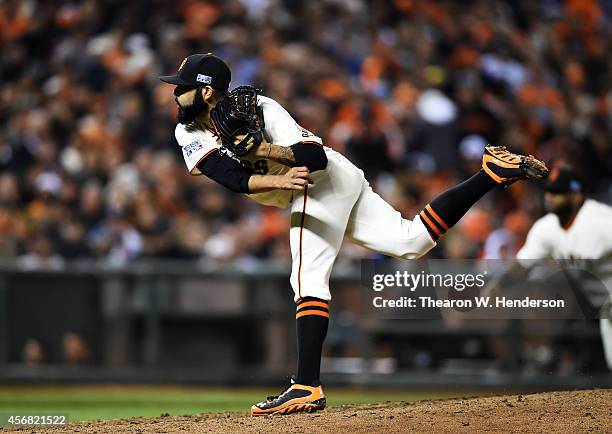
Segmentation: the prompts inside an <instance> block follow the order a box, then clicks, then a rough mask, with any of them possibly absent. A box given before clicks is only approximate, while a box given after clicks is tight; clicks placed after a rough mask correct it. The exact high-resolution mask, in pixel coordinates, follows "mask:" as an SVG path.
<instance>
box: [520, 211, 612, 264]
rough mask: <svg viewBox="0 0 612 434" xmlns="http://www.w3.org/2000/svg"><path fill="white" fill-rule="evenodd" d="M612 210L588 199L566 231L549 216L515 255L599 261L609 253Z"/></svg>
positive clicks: (611, 246) (611, 243) (533, 257)
mask: <svg viewBox="0 0 612 434" xmlns="http://www.w3.org/2000/svg"><path fill="white" fill-rule="evenodd" d="M611 221H612V207H610V206H608V205H605V204H603V203H601V202H597V201H595V200H593V199H587V200H585V201H584V203H583V204H582V207H581V208H580V210H579V211H578V214H577V215H576V218H575V219H574V221H573V222H572V225H571V226H570V227H569V228H568V229H564V228H563V227H562V226H561V224H560V223H559V218H558V217H557V216H556V215H555V214H552V213H549V214H546V215H545V216H544V217H542V218H540V219H539V220H538V221H537V222H535V224H534V225H533V227H532V228H531V230H530V231H529V234H528V235H527V240H526V242H525V245H524V246H523V247H522V248H521V250H520V251H519V252H518V253H517V255H516V257H517V258H518V259H519V260H521V259H526V260H527V259H544V258H555V259H567V258H576V259H599V258H601V257H602V256H604V255H605V254H606V253H610V252H612V231H610V230H609V229H608V227H607V225H608V224H609V223H610V222H611Z"/></svg>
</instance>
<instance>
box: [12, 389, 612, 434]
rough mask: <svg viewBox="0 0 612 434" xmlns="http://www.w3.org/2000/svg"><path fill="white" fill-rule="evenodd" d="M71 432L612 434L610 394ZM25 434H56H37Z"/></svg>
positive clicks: (209, 418) (204, 418)
mask: <svg viewBox="0 0 612 434" xmlns="http://www.w3.org/2000/svg"><path fill="white" fill-rule="evenodd" d="M70 428H71V431H73V432H79V433H186V432H194V433H209V432H210V433H213V432H214V433H238V432H240V433H242V432H265V433H277V432H278V433H287V432H297V433H312V432H315V433H319V432H334V433H339V432H353V433H355V432H385V433H396V432H408V431H417V432H423V431H429V432H431V431H436V432H440V431H441V432H457V431H459V432H463V431H464V432H474V431H477V432H482V431H484V432H521V433H527V432H534V433H536V432H537V433H540V432H563V433H568V432H589V431H592V432H598V433H601V432H612V390H586V391H574V392H551V393H538V394H529V395H512V396H493V397H479V398H464V399H448V400H441V401H420V402H415V403H385V404H376V405H366V406H343V407H335V408H328V409H326V410H325V411H322V412H319V413H315V414H295V415H290V416H271V417H257V418H255V417H251V416H249V415H246V414H237V413H215V414H202V415H192V416H160V417H156V418H153V419H147V418H132V419H125V420H103V421H87V422H79V423H74V424H71V425H70ZM0 431H1V430H0ZM25 431H27V432H36V433H44V432H55V433H57V432H58V431H57V430H55V431H54V430H38V429H34V430H32V429H27V430H25ZM62 431H65V430H62ZM21 432H24V431H21Z"/></svg>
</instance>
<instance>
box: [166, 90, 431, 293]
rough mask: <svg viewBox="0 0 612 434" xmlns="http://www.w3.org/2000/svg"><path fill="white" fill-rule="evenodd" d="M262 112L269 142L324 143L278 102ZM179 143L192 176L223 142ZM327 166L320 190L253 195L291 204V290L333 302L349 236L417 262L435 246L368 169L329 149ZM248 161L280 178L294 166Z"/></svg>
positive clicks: (208, 137) (182, 133)
mask: <svg viewBox="0 0 612 434" xmlns="http://www.w3.org/2000/svg"><path fill="white" fill-rule="evenodd" d="M257 105H258V106H259V107H261V108H262V109H263V117H264V124H265V130H264V135H265V138H266V140H267V141H268V142H270V143H273V144H275V145H279V146H291V145H293V144H296V143H299V142H314V143H316V144H318V145H322V141H321V139H320V138H319V137H317V136H315V135H314V134H312V133H311V132H309V131H308V130H305V129H304V128H302V127H300V126H299V125H298V124H297V123H296V122H295V120H294V119H293V118H292V117H291V115H290V114H289V113H287V111H286V110H285V109H284V108H283V107H281V105H280V104H278V103H277V102H276V101H274V100H272V99H270V98H266V97H264V96H258V97H257ZM176 139H177V141H178V143H179V145H180V146H181V150H182V153H183V158H184V159H185V163H186V164H187V168H188V169H189V172H190V173H191V174H192V175H200V174H201V173H200V171H199V170H198V168H197V165H198V164H199V162H200V161H202V160H203V159H204V158H206V156H208V154H210V153H211V152H213V151H215V150H217V149H219V148H220V146H221V143H220V141H219V140H218V138H217V137H216V136H215V135H214V133H213V132H211V131H199V130H198V131H187V129H186V128H185V127H184V126H183V125H178V126H177V127H176ZM323 149H324V150H325V154H326V156H327V167H326V168H325V169H323V170H318V171H316V172H313V173H312V178H313V180H314V184H313V185H310V186H308V188H307V189H305V190H304V191H288V190H273V191H270V192H266V193H258V194H249V195H248V196H249V197H250V198H252V199H254V200H256V201H258V202H259V203H262V204H264V205H273V206H280V207H286V206H288V205H289V204H291V229H290V232H289V240H290V243H291V255H292V260H293V263H292V269H291V286H292V287H293V290H294V293H295V300H296V301H297V300H299V299H301V298H304V297H308V296H310V297H317V298H320V299H323V300H330V299H331V293H330V291H329V276H330V274H331V270H332V267H333V265H334V262H335V260H336V256H338V252H339V251H340V247H341V245H342V240H343V239H344V237H345V236H346V237H347V238H349V239H350V240H351V241H353V242H354V243H356V244H359V245H361V246H364V247H366V248H368V249H371V250H375V251H378V252H381V253H384V254H386V255H390V256H395V257H398V258H404V259H416V258H418V257H420V256H422V255H424V254H425V253H427V252H428V251H429V250H431V249H432V248H433V247H434V246H435V245H436V243H435V242H434V241H433V240H432V238H431V237H430V235H429V233H428V232H427V229H426V228H425V226H424V225H423V223H422V222H421V220H420V218H417V217H415V218H414V220H407V219H405V218H403V217H402V215H401V214H400V213H399V212H398V211H396V210H395V209H393V207H392V206H391V205H389V204H388V203H387V202H385V201H384V200H383V199H382V198H381V197H380V196H379V195H378V194H376V193H375V192H374V191H373V190H372V188H371V187H370V184H369V183H368V181H367V180H366V179H365V178H364V176H363V171H361V170H360V169H359V168H357V167H356V166H355V165H353V164H352V163H351V162H350V161H349V160H347V159H346V158H345V157H344V156H343V155H341V154H339V153H338V152H336V151H334V150H332V149H330V148H328V147H325V146H324V147H323ZM242 161H248V162H249V163H250V164H251V165H252V167H253V168H254V169H255V171H256V172H257V173H261V174H266V173H267V174H271V175H280V174H283V173H286V172H287V171H288V170H289V167H288V166H285V165H283V164H279V163H277V162H274V161H272V160H267V159H252V158H249V157H248V156H247V158H244V159H243V160H242Z"/></svg>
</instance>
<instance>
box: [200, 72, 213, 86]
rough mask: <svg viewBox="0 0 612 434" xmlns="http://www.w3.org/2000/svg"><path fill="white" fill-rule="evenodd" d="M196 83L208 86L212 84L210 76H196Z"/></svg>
mask: <svg viewBox="0 0 612 434" xmlns="http://www.w3.org/2000/svg"><path fill="white" fill-rule="evenodd" d="M196 81H198V82H200V83H206V84H210V83H212V77H211V76H210V75H204V74H198V76H197V77H196Z"/></svg>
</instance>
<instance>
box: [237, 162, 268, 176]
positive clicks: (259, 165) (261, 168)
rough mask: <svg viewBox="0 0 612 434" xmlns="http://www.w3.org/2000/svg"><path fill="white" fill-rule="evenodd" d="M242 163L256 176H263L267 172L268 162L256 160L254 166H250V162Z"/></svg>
mask: <svg viewBox="0 0 612 434" xmlns="http://www.w3.org/2000/svg"><path fill="white" fill-rule="evenodd" d="M242 162H243V163H244V165H245V166H247V167H250V168H251V169H253V170H254V171H255V173H256V174H258V175H265V174H267V173H268V171H269V169H268V162H267V161H266V160H257V161H255V164H251V162H250V161H248V160H243V161H242Z"/></svg>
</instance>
